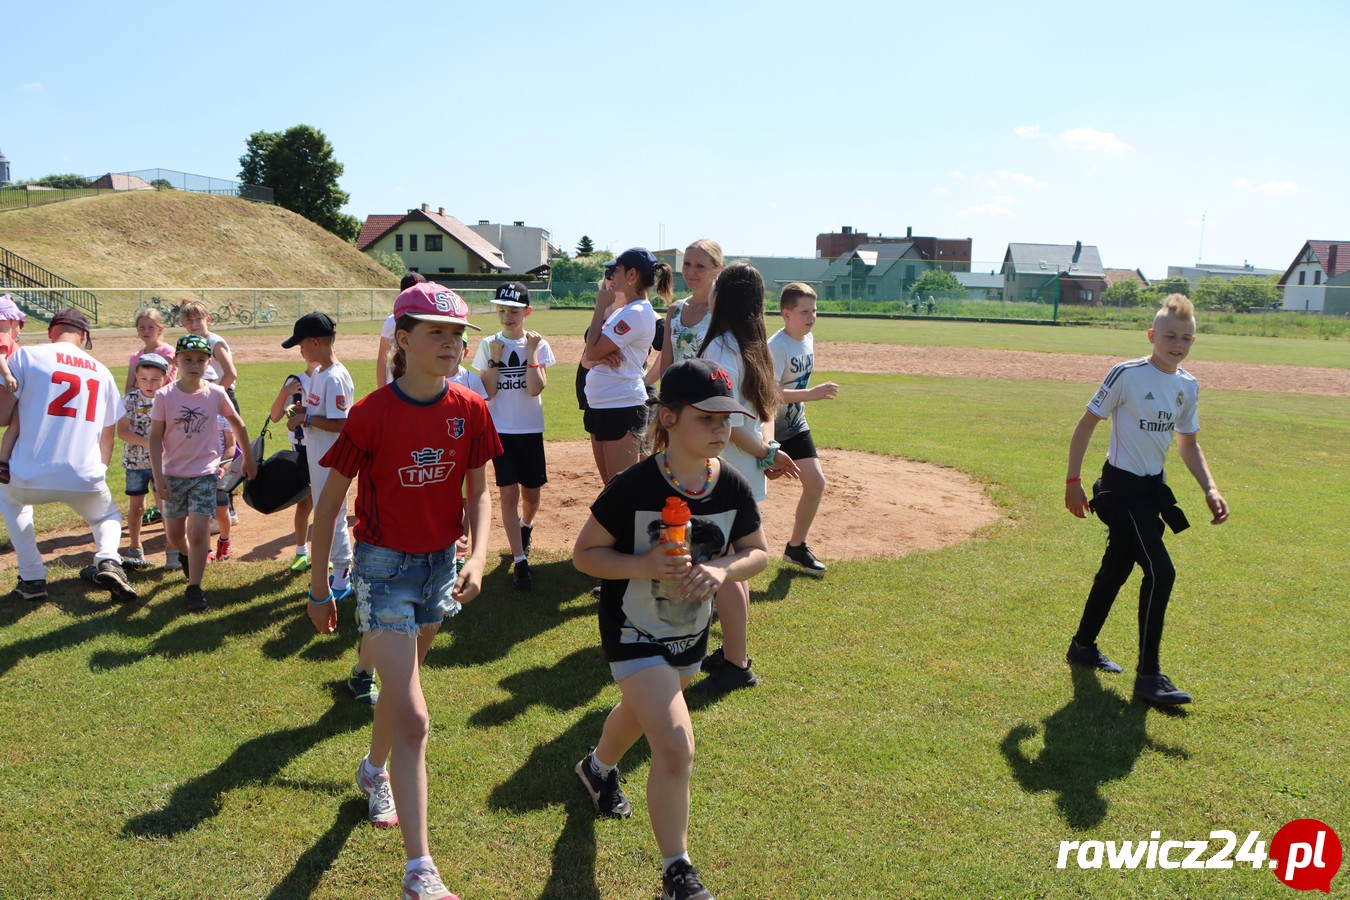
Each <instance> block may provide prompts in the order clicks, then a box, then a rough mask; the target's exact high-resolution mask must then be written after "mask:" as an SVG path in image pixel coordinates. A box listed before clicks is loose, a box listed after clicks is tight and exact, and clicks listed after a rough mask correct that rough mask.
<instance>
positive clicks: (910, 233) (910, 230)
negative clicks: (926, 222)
mask: <svg viewBox="0 0 1350 900" xmlns="http://www.w3.org/2000/svg"><path fill="white" fill-rule="evenodd" d="M905 237H906V238H907V239H908V238H912V237H914V226H913V225H906V226H905Z"/></svg>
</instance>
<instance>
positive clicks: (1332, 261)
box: [1327, 244, 1340, 278]
mask: <svg viewBox="0 0 1350 900" xmlns="http://www.w3.org/2000/svg"><path fill="white" fill-rule="evenodd" d="M1339 246H1340V244H1332V245H1331V249H1330V250H1328V251H1327V277H1328V278H1330V277H1331V276H1333V275H1335V274H1336V248H1338V247H1339Z"/></svg>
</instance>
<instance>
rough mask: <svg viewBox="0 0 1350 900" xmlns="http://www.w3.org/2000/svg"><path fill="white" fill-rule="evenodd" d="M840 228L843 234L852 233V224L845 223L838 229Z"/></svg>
mask: <svg viewBox="0 0 1350 900" xmlns="http://www.w3.org/2000/svg"><path fill="white" fill-rule="evenodd" d="M840 230H841V232H842V233H843V234H852V233H853V226H852V225H845V226H844V227H843V228H842V229H840Z"/></svg>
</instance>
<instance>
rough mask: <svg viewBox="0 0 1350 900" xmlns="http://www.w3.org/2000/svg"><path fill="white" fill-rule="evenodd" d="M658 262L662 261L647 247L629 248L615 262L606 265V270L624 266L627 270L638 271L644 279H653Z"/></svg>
mask: <svg viewBox="0 0 1350 900" xmlns="http://www.w3.org/2000/svg"><path fill="white" fill-rule="evenodd" d="M658 262H660V260H659V259H657V258H656V256H655V255H654V254H653V253H652V252H651V251H650V250H648V249H647V248H646V247H629V248H628V249H627V250H625V251H623V252H622V253H620V254H619V255H618V257H616V258H615V260H614V262H612V263H605V268H606V269H612V268H614V267H615V266H623V267H624V268H625V269H637V270H638V271H639V272H641V273H642V274H643V276H644V277H651V274H652V272H654V271H655V270H656V264H657V263H658Z"/></svg>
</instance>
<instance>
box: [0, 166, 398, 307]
mask: <svg viewBox="0 0 1350 900" xmlns="http://www.w3.org/2000/svg"><path fill="white" fill-rule="evenodd" d="M0 246H3V247H7V248H9V249H10V250H12V251H14V252H15V253H17V254H19V255H20V256H23V257H25V258H27V259H29V260H32V261H33V262H35V263H37V264H38V265H40V266H42V267H43V268H46V269H49V270H50V271H52V272H55V273H56V274H58V275H60V276H62V277H63V278H66V279H68V280H70V281H72V282H74V283H75V284H78V285H80V286H81V287H91V288H98V287H145V288H180V289H186V288H220V287H253V288H263V287H327V288H357V287H365V288H370V287H376V288H394V287H397V285H398V280H397V279H396V278H395V277H394V276H393V275H392V274H390V272H389V271H388V270H387V269H385V268H384V267H383V266H380V265H378V264H377V263H376V262H374V261H373V260H372V259H370V258H369V257H368V256H366V255H365V254H364V253H361V252H360V251H358V250H357V249H356V248H355V247H353V246H352V245H351V244H348V243H347V242H346V241H344V240H342V239H341V238H339V237H337V236H335V235H333V234H331V233H329V232H328V231H325V230H324V229H322V228H320V227H319V226H317V225H315V224H314V223H313V222H310V221H309V220H307V219H304V218H301V217H300V216H298V215H296V214H295V213H292V212H289V211H287V210H284V209H282V208H281V207H278V206H266V205H263V204H258V203H249V202H247V201H245V200H238V199H235V198H233V197H213V196H210V195H207V194H190V193H186V192H181V191H127V192H125V193H118V194H103V195H101V196H97V197H87V198H83V199H79V200H70V201H67V202H64V203H53V204H50V205H48V206H40V207H36V208H34V209H21V210H13V211H11V212H5V213H0ZM100 296H102V295H100Z"/></svg>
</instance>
